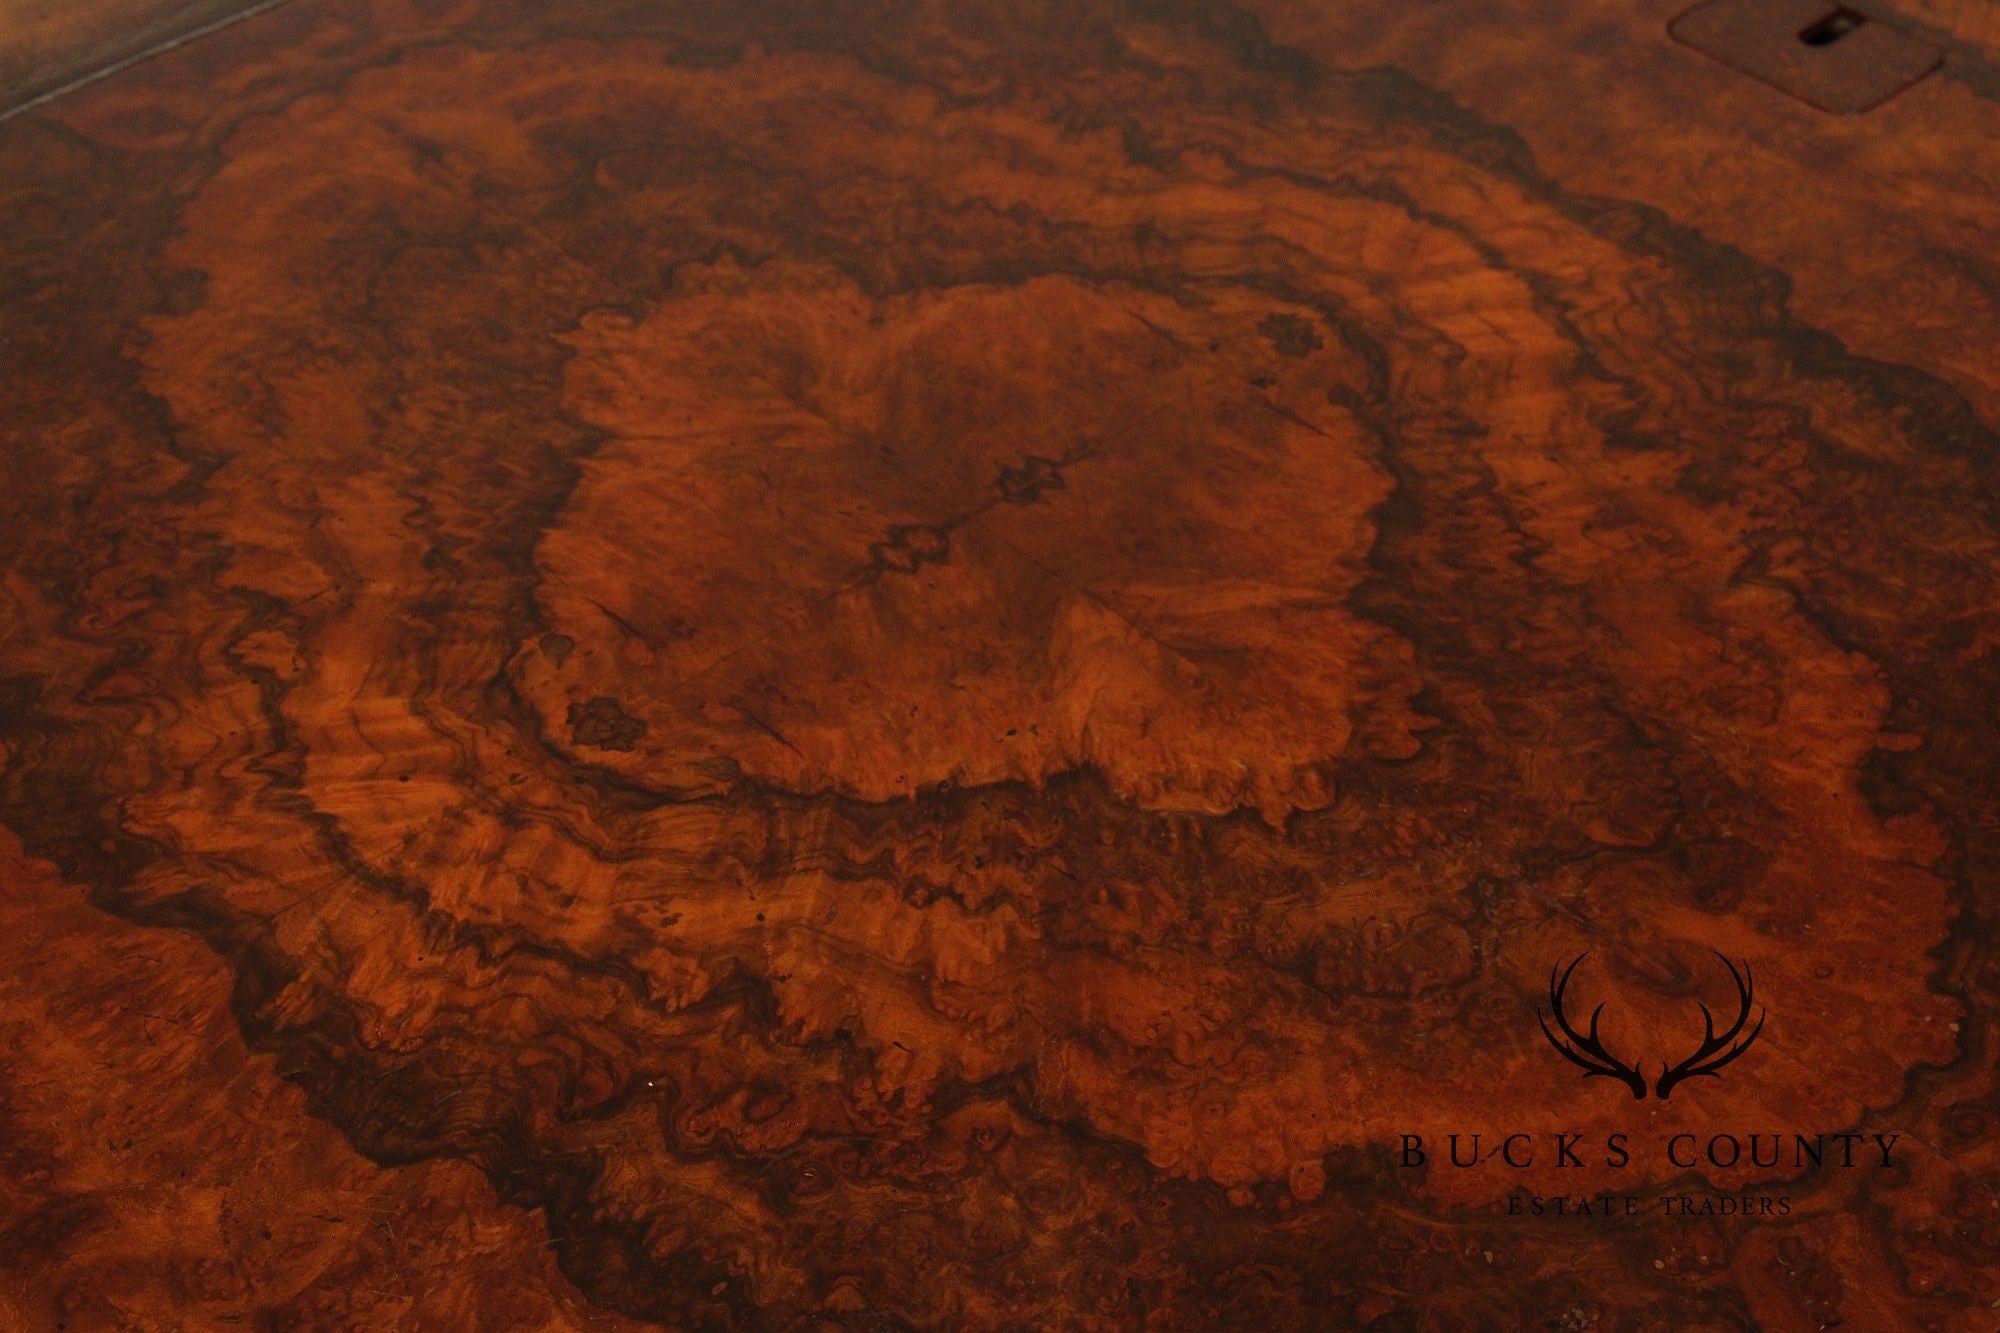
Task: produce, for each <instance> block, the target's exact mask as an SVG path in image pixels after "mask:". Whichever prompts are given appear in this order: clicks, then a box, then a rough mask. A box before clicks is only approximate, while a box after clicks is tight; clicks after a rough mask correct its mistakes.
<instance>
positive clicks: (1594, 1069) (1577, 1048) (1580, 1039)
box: [1535, 953, 1666, 1101]
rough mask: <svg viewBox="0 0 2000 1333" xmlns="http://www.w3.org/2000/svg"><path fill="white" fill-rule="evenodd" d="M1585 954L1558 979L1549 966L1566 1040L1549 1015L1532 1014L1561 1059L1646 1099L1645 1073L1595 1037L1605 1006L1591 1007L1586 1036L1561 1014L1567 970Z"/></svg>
mask: <svg viewBox="0 0 2000 1333" xmlns="http://www.w3.org/2000/svg"><path fill="white" fill-rule="evenodd" d="M1588 957H1590V955H1589V954H1588V953H1581V954H1578V955H1577V957H1576V962H1574V963H1571V964H1570V965H1569V966H1568V967H1567V968H1564V969H1563V973H1562V978H1561V980H1557V978H1556V969H1554V968H1550V969H1549V1007H1550V1008H1552V1009H1553V1010H1555V1020H1556V1026H1557V1027H1559V1028H1561V1029H1562V1034H1563V1037H1566V1038H1568V1041H1567V1042H1565V1041H1564V1040H1563V1039H1562V1038H1559V1037H1557V1036H1556V1034H1555V1033H1553V1032H1551V1031H1549V1019H1548V1015H1546V1014H1544V1013H1543V1012H1542V1011H1541V1010H1540V1009H1537V1010H1535V1017H1537V1018H1539V1019H1541V1021H1542V1035H1543V1036H1544V1037H1547V1038H1548V1039H1549V1045H1551V1046H1553V1047H1555V1048H1556V1049H1557V1050H1558V1051H1560V1052H1562V1057H1563V1059H1565V1060H1567V1061H1569V1062H1570V1063H1571V1064H1573V1065H1576V1066H1578V1067H1580V1068H1581V1069H1582V1070H1583V1076H1584V1077H1585V1078H1599V1077H1602V1078H1615V1079H1617V1080H1618V1081H1619V1082H1620V1083H1623V1084H1624V1085H1625V1086H1626V1087H1628V1088H1630V1089H1632V1100H1633V1101H1644V1100H1645V1099H1646V1079H1645V1076H1644V1075H1642V1074H1640V1072H1639V1071H1638V1070H1637V1069H1635V1068H1634V1067H1632V1066H1631V1065H1628V1064H1626V1063H1625V1062H1624V1061H1622V1060H1620V1059H1618V1058H1617V1057H1616V1056H1614V1055H1612V1054H1611V1052H1609V1051H1607V1050H1605V1049H1604V1043H1602V1042H1600V1041H1599V1040H1598V1039H1597V1018H1598V1015H1599V1014H1602V1013H1603V1012H1604V1006H1603V1005H1601V1004H1600V1005H1598V1006H1597V1008H1595V1009H1593V1010H1591V1011H1590V1035H1588V1036H1585V1035H1584V1034H1583V1033H1580V1032H1578V1031H1577V1030H1576V1029H1575V1028H1573V1027H1571V1026H1570V1023H1569V1019H1568V1018H1567V1017H1566V1016H1565V1015H1564V1014H1563V993H1564V992H1565V991H1567V990H1568V989H1569V978H1570V973H1572V972H1574V971H1576V964H1577V963H1581V962H1582V961H1583V960H1584V959H1586V958H1588ZM1660 1095H1661V1096H1662V1097H1664V1096H1666V1094H1665V1093H1664V1092H1663V1093H1661V1094H1660Z"/></svg>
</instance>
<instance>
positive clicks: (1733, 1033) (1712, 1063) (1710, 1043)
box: [1653, 950, 1766, 1101]
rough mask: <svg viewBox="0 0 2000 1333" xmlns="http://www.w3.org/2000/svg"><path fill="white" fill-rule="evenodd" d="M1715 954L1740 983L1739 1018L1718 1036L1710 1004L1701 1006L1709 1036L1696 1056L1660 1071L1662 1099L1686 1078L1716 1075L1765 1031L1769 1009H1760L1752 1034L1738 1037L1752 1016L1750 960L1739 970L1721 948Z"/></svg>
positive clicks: (1658, 1089) (1658, 1090)
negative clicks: (1765, 1019) (1765, 1015)
mask: <svg viewBox="0 0 2000 1333" xmlns="http://www.w3.org/2000/svg"><path fill="white" fill-rule="evenodd" d="M1715 956H1716V957H1717V958H1721V959H1722V965H1723V966H1724V967H1726V968H1728V969H1729V977H1730V980H1732V981H1734V982H1735V983H1736V999H1737V1012H1736V1021H1735V1022H1734V1023H1732V1024H1731V1025H1730V1027H1729V1031H1727V1032H1725V1033H1723V1034H1722V1035H1720V1036H1717V1035H1716V1032H1715V1015H1714V1014H1712V1013H1710V1012H1709V1011H1708V1006H1707V1005H1705V1004H1704V1005H1702V1006H1701V1021H1702V1024H1703V1026H1704V1027H1706V1029H1707V1035H1706V1036H1704V1037H1703V1038H1702V1041H1701V1046H1700V1047H1699V1048H1698V1049H1697V1050H1696V1051H1695V1053H1694V1054H1693V1055H1690V1056H1689V1057H1688V1058H1687V1059H1685V1060H1683V1061H1681V1062H1680V1063H1679V1064H1677V1065H1674V1066H1673V1067H1672V1068H1664V1067H1663V1068H1662V1069H1661V1070H1660V1077H1659V1081H1658V1082H1656V1083H1654V1084H1653V1091H1654V1092H1656V1093H1658V1094H1659V1098H1660V1100H1661V1101H1665V1100H1666V1099H1667V1098H1668V1097H1669V1096H1671V1095H1672V1094H1673V1090H1674V1088H1675V1087H1676V1086H1677V1085H1678V1084H1679V1083H1680V1081H1681V1080H1682V1079H1688V1078H1714V1077H1715V1071H1716V1070H1718V1069H1720V1068H1722V1067H1723V1066H1724V1065H1726V1064H1728V1063H1729V1062H1730V1061H1731V1060H1734V1059H1735V1058H1736V1057H1737V1056H1739V1055H1741V1054H1743V1052H1745V1051H1747V1050H1749V1049H1750V1043H1751V1042H1753V1041H1755V1040H1757V1034H1758V1033H1760V1032H1762V1031H1763V1030H1764V1013H1765V1012H1766V1011H1763V1010H1759V1011H1758V1014H1757V1026H1756V1027H1753V1028H1751V1029H1750V1035H1749V1036H1747V1037H1744V1038H1742V1039H1741V1040H1740V1041H1739V1040H1738V1039H1737V1034H1738V1033H1740V1032H1742V1031H1743V1025H1744V1024H1745V1023H1746V1022H1748V1021H1749V1019H1750V964H1749V963H1748V962H1747V961H1746V962H1745V963H1744V964H1743V970H1742V971H1741V972H1740V973H1739V972H1738V971H1737V970H1736V964H1734V963H1732V962H1730V961H1729V960H1728V959H1727V958H1724V957H1723V955H1722V953H1721V951H1720V950H1718V951H1716V954H1715Z"/></svg>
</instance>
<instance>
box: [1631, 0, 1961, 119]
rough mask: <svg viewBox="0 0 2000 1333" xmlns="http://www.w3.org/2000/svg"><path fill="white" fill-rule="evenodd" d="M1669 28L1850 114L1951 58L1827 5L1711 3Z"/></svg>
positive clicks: (1758, 75) (1806, 0)
mask: <svg viewBox="0 0 2000 1333" xmlns="http://www.w3.org/2000/svg"><path fill="white" fill-rule="evenodd" d="M1667 31H1668V32H1670V33H1672V34H1673V36H1674V39H1675V40H1676V41H1679V42H1681V43H1683V44H1684V45H1687V46H1691V47H1693V48H1694V49H1695V50H1697V51H1699V52H1701V53H1702V54H1703V55H1706V56H1711V57H1713V58H1714V59H1716V60H1719V61H1721V62H1722V63H1723V64H1725V65H1728V66H1729V67H1730V68H1731V69H1735V70H1740V71H1741V72H1743V73H1745V74H1748V75H1750V76H1751V77H1752V78H1755V79H1761V80H1763V81H1764V82H1765V83H1768V84H1770V85H1771V86H1772V87H1774V88H1778V89H1780V90H1782V91H1784V92H1787V93H1790V94H1791V95H1792V96H1794V97H1796V98H1798V99H1800V100H1801V101H1804V102H1809V103H1811V104H1812V105H1813V106H1816V107H1818V108H1820V109H1821V110H1822V111H1837V112H1841V113H1843V114H1852V113H1854V112H1857V111H1866V110H1867V109H1868V108H1870V107H1872V106H1877V105H1879V104H1881V103H1882V102H1884V101H1887V100H1888V99H1889V98H1891V97H1893V96H1895V95H1896V94H1897V93H1899V92H1901V91H1903V90H1904V89H1905V88H1908V87H1909V86H1910V85H1911V84H1913V83H1915V82H1917V80H1919V79H1921V78H1923V77H1924V76H1925V75H1927V74H1929V73H1930V72H1931V71H1932V70H1934V69H1936V68H1937V67H1938V65H1939V64H1940V63H1941V62H1942V60H1943V58H1944V57H1943V53H1942V52H1940V51H1939V50H1938V49H1937V48H1936V47H1934V46H1932V45H1931V44H1930V43H1928V42H1926V41H1924V40H1923V39H1921V38H1919V37H1913V36H1911V35H1910V34H1909V33H1907V32H1904V31H1903V30H1902V29H1900V28H1897V27H1895V26H1893V25H1891V24H1889V23H1886V22H1884V21H1883V20H1882V19H1879V18H1877V17H1875V16H1874V15H1872V14H1869V13H1866V12H1864V11H1861V10H1857V9H1854V8H1852V7H1849V6H1846V5H1837V4H1831V3H1828V0H1708V3H1707V4H1703V5H1697V6H1696V7H1695V8H1693V9H1690V10H1689V11H1688V12H1687V13H1685V14H1683V15H1681V16H1680V17H1679V18H1677V19H1675V20H1674V21H1673V22H1672V23H1671V24H1669V25H1668V28H1667Z"/></svg>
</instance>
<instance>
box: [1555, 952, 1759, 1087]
mask: <svg viewBox="0 0 2000 1333" xmlns="http://www.w3.org/2000/svg"><path fill="white" fill-rule="evenodd" d="M1715 956H1716V957H1717V958H1721V959H1722V965H1723V966H1724V967H1726V968H1728V969H1729V978H1730V980H1731V981H1733V982H1735V983H1736V999H1737V1013H1736V1021H1735V1022H1734V1023H1732V1024H1730V1025H1729V1029H1728V1030H1727V1031H1726V1032H1722V1033H1717V1032H1716V1030H1715V1015H1714V1013H1713V1012H1711V1011H1710V1010H1709V1007H1708V1006H1707V1005H1705V1004H1704V1005H1702V1006H1701V1019H1702V1026H1703V1029H1704V1033H1703V1036H1702V1040H1701V1045H1700V1046H1698V1047H1696V1048H1695V1051H1694V1054H1692V1055H1690V1056H1688V1057H1687V1058H1686V1059H1685V1060H1682V1061H1681V1062H1680V1063H1679V1064H1677V1065H1669V1064H1667V1063H1666V1062H1665V1061H1661V1063H1660V1077H1659V1078H1658V1079H1656V1080H1654V1083H1653V1092H1654V1094H1655V1095H1656V1096H1658V1097H1659V1099H1660V1100H1661V1101H1665V1100H1666V1099H1667V1098H1669V1097H1671V1096H1672V1095H1673V1092H1674V1089H1675V1088H1677V1087H1679V1086H1680V1085H1681V1084H1682V1083H1683V1082H1685V1081H1686V1080H1688V1079H1691V1078H1714V1077H1716V1071H1717V1070H1719V1069H1721V1068H1722V1067H1723V1066H1724V1065H1726V1064H1728V1063H1729V1062H1730V1061H1731V1060H1734V1059H1735V1058H1736V1057H1737V1056H1739V1055H1741V1054H1743V1052H1745V1051H1747V1050H1749V1049H1750V1043H1752V1042H1754V1041H1756V1040H1757V1034H1758V1033H1760V1032H1762V1031H1763V1030H1764V1015H1765V1013H1766V1012H1767V1011H1765V1010H1763V1009H1759V1010H1758V1012H1757V1023H1756V1026H1755V1027H1752V1028H1751V1029H1750V1031H1749V1033H1748V1034H1747V1035H1745V1034H1744V1031H1743V1028H1744V1025H1745V1024H1746V1023H1748V1022H1749V1021H1750V1006H1751V1003H1752V997H1751V979H1750V964H1749V963H1747V962H1746V963H1744V964H1743V970H1742V971H1741V972H1738V971H1737V970H1736V965H1735V964H1734V963H1732V962H1730V961H1729V959H1727V958H1726V957H1723V955H1722V954H1721V953H1720V952H1717V953H1716V955H1715ZM1588 957H1590V954H1589V953H1587V952H1586V953H1582V954H1578V955H1577V957H1576V959H1575V960H1574V961H1573V962H1571V963H1570V965H1569V966H1568V967H1552V968H1550V969H1549V1008H1550V1009H1552V1010H1553V1011H1554V1018H1555V1024H1556V1029H1557V1030H1559V1031H1560V1033H1561V1035H1560V1036H1558V1035H1557V1033H1556V1031H1551V1030H1550V1028H1549V1018H1550V1015H1549V1014H1545V1013H1543V1012H1542V1011H1541V1010H1540V1009H1539V1008H1538V1009H1536V1010H1535V1016H1536V1017H1537V1018H1538V1019H1540V1020H1541V1024H1542V1035H1543V1036H1544V1037H1547V1038H1548V1039H1549V1045H1551V1046H1553V1047H1555V1048H1556V1050H1557V1052H1558V1053H1560V1054H1561V1055H1562V1058H1563V1059H1565V1060H1567V1061H1569V1062H1570V1063H1571V1064H1573V1065H1576V1066H1577V1067H1579V1068H1580V1069H1582V1070H1583V1076H1584V1077H1585V1078H1615V1079H1617V1080H1618V1081H1619V1082H1620V1083H1623V1084H1624V1085H1625V1086H1626V1087H1628V1088H1630V1089H1631V1090H1632V1100H1634V1101H1644V1100H1645V1098H1646V1076H1645V1075H1644V1074H1642V1073H1640V1072H1639V1066H1638V1065H1636V1064H1630V1065H1628V1064H1626V1063H1625V1062H1624V1061H1623V1060H1620V1059H1619V1058H1618V1057H1617V1056H1615V1055H1613V1054H1612V1053H1611V1052H1610V1051H1608V1050H1606V1049H1605V1047H1604V1043H1603V1042H1602V1041H1600V1040H1599V1039H1598V1036H1597V1020H1598V1018H1599V1016H1600V1015H1602V1014H1603V1013H1604V1006H1603V1005H1601V1004H1600V1005H1598V1006H1597V1008H1595V1009H1593V1010H1591V1011H1590V1030H1589V1031H1588V1032H1578V1031H1577V1030H1576V1028H1575V1027H1574V1026H1573V1025H1572V1024H1571V1023H1570V1021H1569V1017H1568V1015H1567V1014H1565V1013H1564V1012H1563V996H1564V995H1565V994H1567V993H1568V991H1569V979H1570V977H1571V975H1573V974H1574V973H1575V972H1576V968H1577V964H1578V963H1581V962H1582V961H1583V960H1584V959H1586V958H1588Z"/></svg>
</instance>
